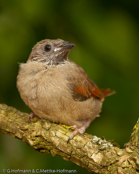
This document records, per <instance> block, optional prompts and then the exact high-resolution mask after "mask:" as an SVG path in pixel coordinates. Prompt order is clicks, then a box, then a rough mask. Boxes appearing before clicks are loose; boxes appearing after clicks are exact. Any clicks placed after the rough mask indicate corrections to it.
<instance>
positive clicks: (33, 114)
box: [28, 112, 37, 123]
mask: <svg viewBox="0 0 139 174" xmlns="http://www.w3.org/2000/svg"><path fill="white" fill-rule="evenodd" d="M36 116H37V115H36V114H35V113H34V112H31V113H30V114H29V117H28V122H29V123H30V120H31V119H32V118H33V117H36Z"/></svg>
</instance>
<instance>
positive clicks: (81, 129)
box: [68, 120, 91, 141]
mask: <svg viewBox="0 0 139 174" xmlns="http://www.w3.org/2000/svg"><path fill="white" fill-rule="evenodd" d="M90 122H91V121H90V120H88V121H86V122H85V124H84V125H83V126H82V127H81V128H77V126H76V125H73V126H72V128H73V129H75V130H74V131H73V132H72V133H71V134H70V136H69V139H68V141H69V140H71V139H72V138H73V137H74V136H75V135H76V134H77V133H80V134H83V133H84V132H85V130H86V128H87V127H88V126H89V125H90Z"/></svg>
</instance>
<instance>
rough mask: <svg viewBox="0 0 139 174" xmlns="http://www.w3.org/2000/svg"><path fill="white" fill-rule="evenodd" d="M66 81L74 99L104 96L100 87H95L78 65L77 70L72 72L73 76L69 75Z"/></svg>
mask: <svg viewBox="0 0 139 174" xmlns="http://www.w3.org/2000/svg"><path fill="white" fill-rule="evenodd" d="M77 66H78V65H77ZM68 81H69V85H70V88H71V91H72V96H73V98H74V99H75V100H79V101H84V100H87V99H88V98H90V97H95V98H99V99H103V98H104V94H103V92H102V91H101V89H99V88H98V87H97V85H96V84H95V83H94V82H93V81H92V80H91V79H90V78H89V77H88V75H87V74H86V73H85V71H84V70H83V69H82V68H81V67H80V66H78V68H77V71H75V72H74V76H72V77H71V76H70V78H69V79H68Z"/></svg>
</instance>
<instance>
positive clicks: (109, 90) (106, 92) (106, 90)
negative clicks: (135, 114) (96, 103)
mask: <svg viewBox="0 0 139 174" xmlns="http://www.w3.org/2000/svg"><path fill="white" fill-rule="evenodd" d="M101 92H102V93H103V95H104V97H106V96H110V95H113V94H115V93H116V92H115V91H114V90H111V89H109V88H108V89H101Z"/></svg>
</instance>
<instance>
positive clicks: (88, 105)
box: [17, 39, 113, 139]
mask: <svg viewBox="0 0 139 174" xmlns="http://www.w3.org/2000/svg"><path fill="white" fill-rule="evenodd" d="M73 46H74V44H73V43H69V42H65V41H63V40H61V39H57V40H49V39H46V40H43V41H40V42H38V43H37V44H36V45H35V46H34V47H33V49H32V52H31V54H30V56H29V59H28V61H27V63H21V64H20V69H19V74H18V76H17V88H18V90H19V93H20V95H21V98H22V99H23V101H24V102H25V103H26V105H28V106H29V108H30V109H31V110H32V111H33V112H34V113H35V114H36V115H37V116H38V117H40V118H44V119H48V120H50V121H53V122H56V123H63V124H65V125H70V126H73V128H74V129H75V131H74V132H73V133H72V134H71V136H70V139H71V138H72V137H73V136H74V135H75V134H76V133H77V132H80V133H84V131H85V129H86V128H87V127H88V126H89V124H90V122H91V121H92V120H94V119H95V118H96V117H97V116H98V114H99V113H100V111H101V106H102V102H103V100H104V97H105V96H106V95H110V94H112V93H113V91H110V90H109V89H106V90H100V89H99V88H98V87H97V86H96V84H95V83H94V82H93V81H92V80H91V79H90V78H89V77H88V75H87V74H86V73H85V71H84V70H83V69H82V68H81V67H80V66H79V65H77V64H75V63H74V62H71V61H70V60H69V59H68V53H69V51H70V49H71V48H72V47H73Z"/></svg>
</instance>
